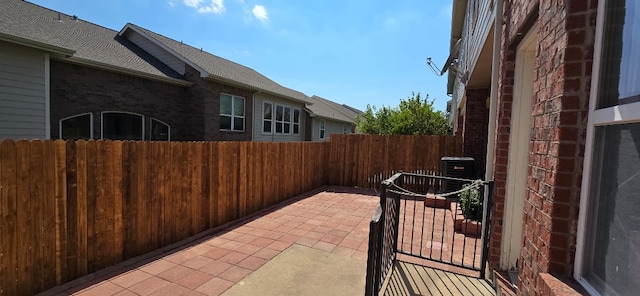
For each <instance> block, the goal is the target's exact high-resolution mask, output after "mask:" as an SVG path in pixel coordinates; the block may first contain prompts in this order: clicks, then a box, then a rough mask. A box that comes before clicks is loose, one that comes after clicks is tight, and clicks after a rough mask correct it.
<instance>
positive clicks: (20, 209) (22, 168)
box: [16, 141, 39, 295]
mask: <svg viewBox="0 0 640 296" xmlns="http://www.w3.org/2000/svg"><path fill="white" fill-rule="evenodd" d="M16 148H17V155H16V159H17V172H18V175H17V187H16V189H17V190H16V195H17V196H16V198H17V211H16V218H17V219H16V230H17V241H18V246H19V249H18V250H16V251H17V252H16V256H17V263H18V266H17V267H18V269H17V277H18V279H17V281H18V294H20V295H26V294H32V293H33V290H32V287H33V285H32V282H33V281H37V280H39V278H33V279H32V278H31V277H32V276H33V273H32V272H31V270H32V269H33V266H31V257H32V256H33V245H32V241H31V235H30V234H31V233H30V231H32V230H33V229H32V221H31V218H30V217H31V215H32V213H31V205H30V182H29V179H30V176H29V173H30V172H29V156H30V151H31V149H30V145H29V143H28V142H27V141H18V142H17V143H16ZM27 284H29V285H27ZM34 284H35V283H34Z"/></svg>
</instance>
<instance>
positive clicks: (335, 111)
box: [307, 96, 358, 123]
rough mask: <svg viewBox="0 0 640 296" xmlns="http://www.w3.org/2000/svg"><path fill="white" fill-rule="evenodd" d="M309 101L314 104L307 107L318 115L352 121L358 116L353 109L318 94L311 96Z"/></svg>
mask: <svg viewBox="0 0 640 296" xmlns="http://www.w3.org/2000/svg"><path fill="white" fill-rule="evenodd" d="M311 101H312V102H314V104H313V105H310V106H309V105H308V106H307V109H309V110H310V111H311V112H313V114H315V115H317V116H320V117H325V118H330V119H334V120H338V121H344V122H350V123H354V122H355V120H356V117H357V116H358V114H357V113H356V112H354V111H353V110H350V109H349V108H346V107H345V106H343V105H341V104H338V103H336V102H333V101H330V100H327V99H324V98H321V97H318V96H312V97H311Z"/></svg>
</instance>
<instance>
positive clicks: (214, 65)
mask: <svg viewBox="0 0 640 296" xmlns="http://www.w3.org/2000/svg"><path fill="white" fill-rule="evenodd" d="M127 26H128V27H129V28H132V29H134V30H136V31H137V32H138V33H143V34H144V35H146V36H145V37H147V38H153V39H154V40H156V41H157V42H159V43H160V44H162V45H164V46H166V47H167V48H169V49H170V50H172V51H173V52H175V54H178V55H180V56H181V57H182V58H184V59H186V60H188V61H191V62H192V63H194V64H195V65H197V66H198V67H200V68H202V69H203V70H205V71H206V72H207V73H208V74H209V75H210V77H212V78H213V79H221V80H227V81H234V82H237V83H239V84H241V85H244V86H247V87H250V88H252V89H256V90H262V91H266V92H269V93H272V94H276V95H279V96H284V97H287V98H289V99H293V100H296V101H300V102H303V103H311V102H310V100H309V97H307V95H305V94H304V93H302V92H299V91H296V90H293V89H290V88H287V87H284V86H282V85H280V84H278V83H276V82H274V81H273V80H271V79H269V78H268V77H266V76H264V75H262V74H260V73H258V72H257V71H256V70H254V69H251V68H249V67H246V66H243V65H240V64H238V63H235V62H232V61H229V60H227V59H224V58H221V57H219V56H216V55H213V54H211V53H208V52H207V51H204V50H202V49H199V48H195V47H193V46H190V45H188V44H185V43H182V42H179V41H177V40H174V39H171V38H168V37H166V36H163V35H161V34H158V33H155V32H153V31H150V30H147V29H145V28H142V27H140V26H137V25H135V24H131V23H130V24H127ZM126 28H127V27H125V29H123V31H125V30H126Z"/></svg>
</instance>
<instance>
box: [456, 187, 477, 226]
mask: <svg viewBox="0 0 640 296" xmlns="http://www.w3.org/2000/svg"><path fill="white" fill-rule="evenodd" d="M467 186H471V184H466V185H464V187H467ZM460 208H461V209H462V215H464V217H465V218H466V219H471V220H476V221H481V220H482V198H481V196H480V189H478V188H471V189H468V190H465V191H462V192H461V193H460Z"/></svg>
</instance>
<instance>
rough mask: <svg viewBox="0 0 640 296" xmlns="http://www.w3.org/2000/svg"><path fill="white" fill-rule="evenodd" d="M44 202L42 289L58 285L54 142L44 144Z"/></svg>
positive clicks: (42, 219)
mask: <svg viewBox="0 0 640 296" xmlns="http://www.w3.org/2000/svg"><path fill="white" fill-rule="evenodd" d="M42 152H43V154H42V160H43V162H42V170H43V189H44V190H43V193H44V194H43V195H42V197H43V200H42V209H43V212H42V214H43V216H42V217H41V221H42V222H41V225H42V235H43V238H42V242H41V243H40V244H41V248H42V253H41V254H42V256H43V257H42V260H43V265H42V283H43V286H42V289H43V290H44V289H46V288H48V287H51V286H54V285H55V284H56V260H55V259H56V227H55V226H56V223H55V221H56V219H55V217H56V216H55V214H56V208H55V182H56V179H55V169H56V162H55V160H56V157H55V146H54V142H52V141H45V142H44V143H43V151H42Z"/></svg>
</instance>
